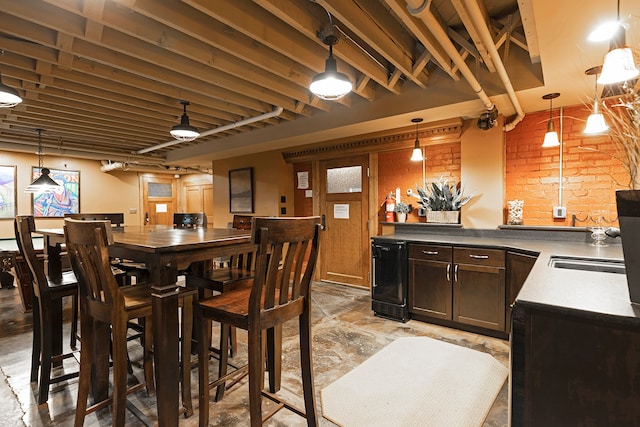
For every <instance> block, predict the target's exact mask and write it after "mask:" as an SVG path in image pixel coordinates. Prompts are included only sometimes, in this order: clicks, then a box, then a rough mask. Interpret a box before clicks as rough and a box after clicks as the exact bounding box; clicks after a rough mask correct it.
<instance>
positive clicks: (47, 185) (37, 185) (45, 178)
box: [24, 129, 60, 194]
mask: <svg viewBox="0 0 640 427" xmlns="http://www.w3.org/2000/svg"><path fill="white" fill-rule="evenodd" d="M38 168H39V169H40V176H39V177H38V178H36V179H35V181H33V182H32V183H31V185H29V186H27V188H25V189H24V192H25V193H35V194H42V193H52V192H53V191H54V190H55V189H56V188H59V187H60V184H58V183H57V182H55V181H54V180H53V179H52V178H51V177H50V176H49V173H51V171H50V170H49V169H47V168H45V167H43V166H42V129H38Z"/></svg>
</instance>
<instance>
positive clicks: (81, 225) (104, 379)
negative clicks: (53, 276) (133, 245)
mask: <svg viewBox="0 0 640 427" xmlns="http://www.w3.org/2000/svg"><path fill="white" fill-rule="evenodd" d="M65 239H66V242H67V251H68V252H69V256H70V258H71V265H72V267H73V270H74V271H75V273H76V275H77V277H78V279H79V285H80V286H79V288H80V319H81V328H82V337H81V344H82V351H81V352H80V379H79V383H78V401H77V408H76V416H75V426H81V425H83V423H84V418H85V415H86V414H87V413H91V412H94V411H96V410H99V409H101V408H103V407H105V406H107V405H108V404H111V405H112V413H113V416H112V425H115V426H122V425H124V419H125V406H126V395H127V394H128V393H130V392H133V391H137V390H139V389H140V388H142V387H143V386H145V385H146V387H147V391H148V393H149V394H153V393H155V387H154V379H153V364H152V353H151V348H152V340H153V334H152V331H153V330H152V328H153V325H152V321H151V314H152V309H151V293H152V288H151V285H150V284H140V285H132V286H118V284H117V282H116V280H115V277H114V275H113V273H112V271H111V265H110V261H109V252H108V246H109V245H110V244H112V243H113V235H112V232H111V227H110V226H109V222H108V221H82V220H74V219H65ZM179 292H180V295H179V298H178V300H179V302H180V304H181V306H182V308H183V310H182V331H181V332H182V337H183V339H182V348H181V354H182V361H181V364H182V369H181V371H182V378H181V379H182V381H181V384H182V401H183V406H184V408H185V413H186V415H187V416H189V415H191V414H192V413H193V408H192V406H191V376H190V370H191V369H190V368H191V362H190V356H191V340H190V339H184V338H185V337H191V328H192V321H193V314H192V311H191V305H192V299H193V297H194V295H195V291H193V290H189V289H186V288H179ZM136 318H138V319H139V318H143V319H144V356H143V360H144V362H143V367H144V376H145V383H143V384H138V385H136V386H133V387H131V388H127V366H128V363H127V323H128V321H129V320H131V319H136ZM109 331H111V339H112V360H113V393H112V397H111V398H109V397H107V394H108V393H107V390H108V351H106V350H108V348H107V349H105V345H104V343H105V342H108V336H109ZM107 347H108V346H107ZM90 387H93V389H94V400H96V401H97V403H95V404H94V405H93V406H91V407H90V408H87V397H88V395H89V388H90Z"/></svg>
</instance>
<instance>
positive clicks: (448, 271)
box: [447, 264, 451, 282]
mask: <svg viewBox="0 0 640 427" xmlns="http://www.w3.org/2000/svg"><path fill="white" fill-rule="evenodd" d="M450 280H451V264H447V282H449V281H450Z"/></svg>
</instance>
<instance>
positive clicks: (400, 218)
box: [396, 212, 407, 222]
mask: <svg viewBox="0 0 640 427" xmlns="http://www.w3.org/2000/svg"><path fill="white" fill-rule="evenodd" d="M396 222H407V214H406V213H403V212H396Z"/></svg>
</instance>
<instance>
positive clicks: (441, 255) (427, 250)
mask: <svg viewBox="0 0 640 427" xmlns="http://www.w3.org/2000/svg"><path fill="white" fill-rule="evenodd" d="M452 253H453V248H452V247H451V246H438V245H420V244H410V245H409V258H413V259H421V260H431V261H444V262H451V256H452Z"/></svg>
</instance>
